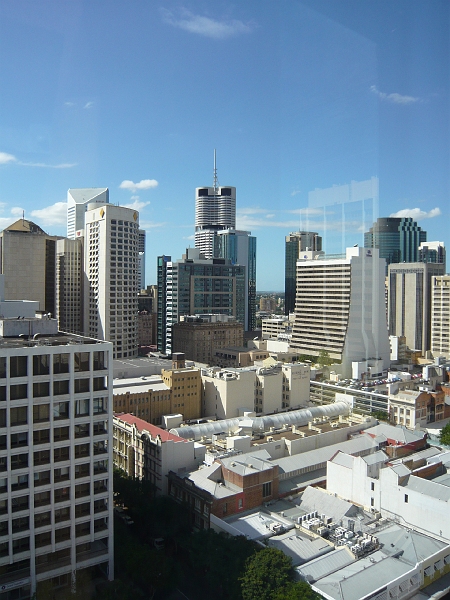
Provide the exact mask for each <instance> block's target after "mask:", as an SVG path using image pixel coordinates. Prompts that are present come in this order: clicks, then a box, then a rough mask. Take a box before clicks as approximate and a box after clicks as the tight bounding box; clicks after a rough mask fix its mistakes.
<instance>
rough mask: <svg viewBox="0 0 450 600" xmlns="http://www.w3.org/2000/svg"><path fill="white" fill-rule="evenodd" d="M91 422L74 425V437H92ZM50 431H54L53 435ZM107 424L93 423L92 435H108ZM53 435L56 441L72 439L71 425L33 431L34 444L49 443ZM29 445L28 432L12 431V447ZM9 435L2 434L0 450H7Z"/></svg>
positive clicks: (101, 422)
mask: <svg viewBox="0 0 450 600" xmlns="http://www.w3.org/2000/svg"><path fill="white" fill-rule="evenodd" d="M90 430H91V427H90V424H89V423H83V424H80V425H74V429H73V435H74V438H75V439H77V438H82V437H90ZM50 431H52V432H53V436H51V434H50ZM106 434H107V424H106V423H105V422H104V421H99V422H97V423H94V424H93V427H92V435H94V436H95V435H106ZM51 437H53V441H54V442H61V441H64V440H69V439H70V431H69V427H68V426H66V427H54V428H53V429H52V430H50V429H40V430H36V431H33V445H37V444H49V443H50V439H51ZM23 446H28V432H27V431H23V432H20V433H12V434H11V435H10V438H9V447H10V448H11V449H14V448H20V447H23ZM7 448H8V444H7V436H6V435H0V450H7Z"/></svg>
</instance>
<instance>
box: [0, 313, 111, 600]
mask: <svg viewBox="0 0 450 600" xmlns="http://www.w3.org/2000/svg"><path fill="white" fill-rule="evenodd" d="M1 304H4V303H2V302H0V305H1ZM7 304H8V305H9V304H11V303H7ZM14 304H16V303H14ZM17 304H19V303H17ZM28 304H33V303H28ZM35 304H37V303H35ZM16 308H17V309H18V310H17V315H18V316H20V315H22V316H23V315H25V318H22V319H19V320H18V319H17V316H13V315H11V314H10V318H3V319H0V326H1V331H2V337H0V390H1V396H2V400H3V402H1V403H0V597H1V598H5V600H6V599H12V598H24V599H25V598H31V597H32V596H33V594H34V593H35V592H36V589H37V597H38V598H40V597H41V596H40V594H39V589H40V587H41V588H43V589H42V591H43V592H44V595H45V597H53V591H56V590H55V589H52V590H51V591H50V590H49V588H56V587H58V588H60V587H65V588H66V589H67V593H68V594H70V591H71V588H72V586H73V579H74V578H75V577H79V576H80V579H81V580H86V578H87V577H88V574H89V573H90V572H91V571H92V570H93V569H94V568H95V569H96V573H97V575H100V573H103V574H104V577H105V578H107V579H113V578H114V570H113V562H114V560H113V559H114V546H113V541H114V540H113V488H112V347H111V344H110V343H108V342H98V341H96V340H93V339H90V338H84V337H81V336H74V335H72V334H66V333H62V332H59V331H58V328H57V324H56V320H55V319H50V318H48V317H43V318H36V317H34V316H30V315H29V311H28V310H27V308H25V307H16ZM0 310H1V309H0ZM2 312H4V311H3V310H2ZM42 338H45V339H42ZM89 577H90V575H89ZM61 592H62V590H60V591H59V593H61ZM33 597H34V596H33ZM43 597H44V596H43ZM55 597H56V596H55ZM58 597H59V596H58ZM61 597H63V596H61ZM64 597H65V596H64ZM86 597H87V596H86Z"/></svg>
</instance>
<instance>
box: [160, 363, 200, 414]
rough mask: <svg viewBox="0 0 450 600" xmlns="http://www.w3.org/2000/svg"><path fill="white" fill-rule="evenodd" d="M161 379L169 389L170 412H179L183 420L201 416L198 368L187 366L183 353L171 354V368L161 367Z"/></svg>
mask: <svg viewBox="0 0 450 600" xmlns="http://www.w3.org/2000/svg"><path fill="white" fill-rule="evenodd" d="M161 379H162V380H163V382H164V383H165V385H166V386H167V387H168V388H169V389H170V390H171V392H172V395H171V398H172V405H171V411H170V412H171V414H174V413H181V414H182V415H183V418H184V420H189V419H199V418H200V417H201V410H202V409H201V400H202V380H201V377H200V369H197V368H195V367H187V366H186V361H185V357H184V354H183V353H182V352H174V353H173V354H172V368H171V369H161Z"/></svg>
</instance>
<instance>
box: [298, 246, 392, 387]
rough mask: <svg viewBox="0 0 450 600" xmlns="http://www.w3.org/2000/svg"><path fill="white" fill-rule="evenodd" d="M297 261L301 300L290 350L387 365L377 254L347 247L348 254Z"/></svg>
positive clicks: (346, 366)
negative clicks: (373, 361) (324, 353)
mask: <svg viewBox="0 0 450 600" xmlns="http://www.w3.org/2000/svg"><path fill="white" fill-rule="evenodd" d="M302 254H303V255H302V258H300V259H299V260H298V261H297V299H296V303H295V321H294V326H293V330H292V340H291V345H290V349H291V350H294V351H296V352H299V353H301V354H306V355H311V356H318V355H319V354H320V353H321V351H325V352H327V353H328V354H329V356H330V358H332V359H336V360H337V361H341V362H342V365H341V371H342V374H343V375H344V376H346V377H351V376H352V372H353V371H352V363H354V362H355V363H364V362H368V361H369V360H375V361H376V362H377V365H378V366H379V369H378V371H376V372H379V371H382V370H383V369H386V368H387V367H388V366H389V336H388V332H387V327H386V310H385V303H384V271H385V261H384V260H383V259H380V257H379V255H378V250H377V249H374V250H370V249H365V248H359V247H353V248H347V251H346V254H345V256H341V257H339V258H332V257H331V256H330V257H326V256H325V257H324V256H323V255H322V256H321V254H319V252H312V251H308V252H304V253H302Z"/></svg>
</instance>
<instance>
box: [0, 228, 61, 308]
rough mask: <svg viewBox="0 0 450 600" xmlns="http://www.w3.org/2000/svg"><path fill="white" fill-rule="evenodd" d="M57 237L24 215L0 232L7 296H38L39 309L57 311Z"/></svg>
mask: <svg viewBox="0 0 450 600" xmlns="http://www.w3.org/2000/svg"><path fill="white" fill-rule="evenodd" d="M58 239H59V238H58V237H57V236H50V235H48V234H46V233H45V231H44V230H43V229H41V228H40V227H39V226H38V225H36V224H35V223H33V222H32V221H27V220H26V219H19V220H18V221H16V222H15V223H13V224H12V225H10V226H9V227H6V228H5V229H4V230H3V231H2V232H1V233H0V273H1V274H3V275H5V298H6V300H17V299H20V300H37V301H38V302H39V309H40V310H42V311H45V312H49V313H51V314H52V315H53V316H54V315H55V314H56V312H57V311H56V298H55V289H56V273H55V267H56V242H57V240H58ZM19 266H20V268H18V267H19Z"/></svg>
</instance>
